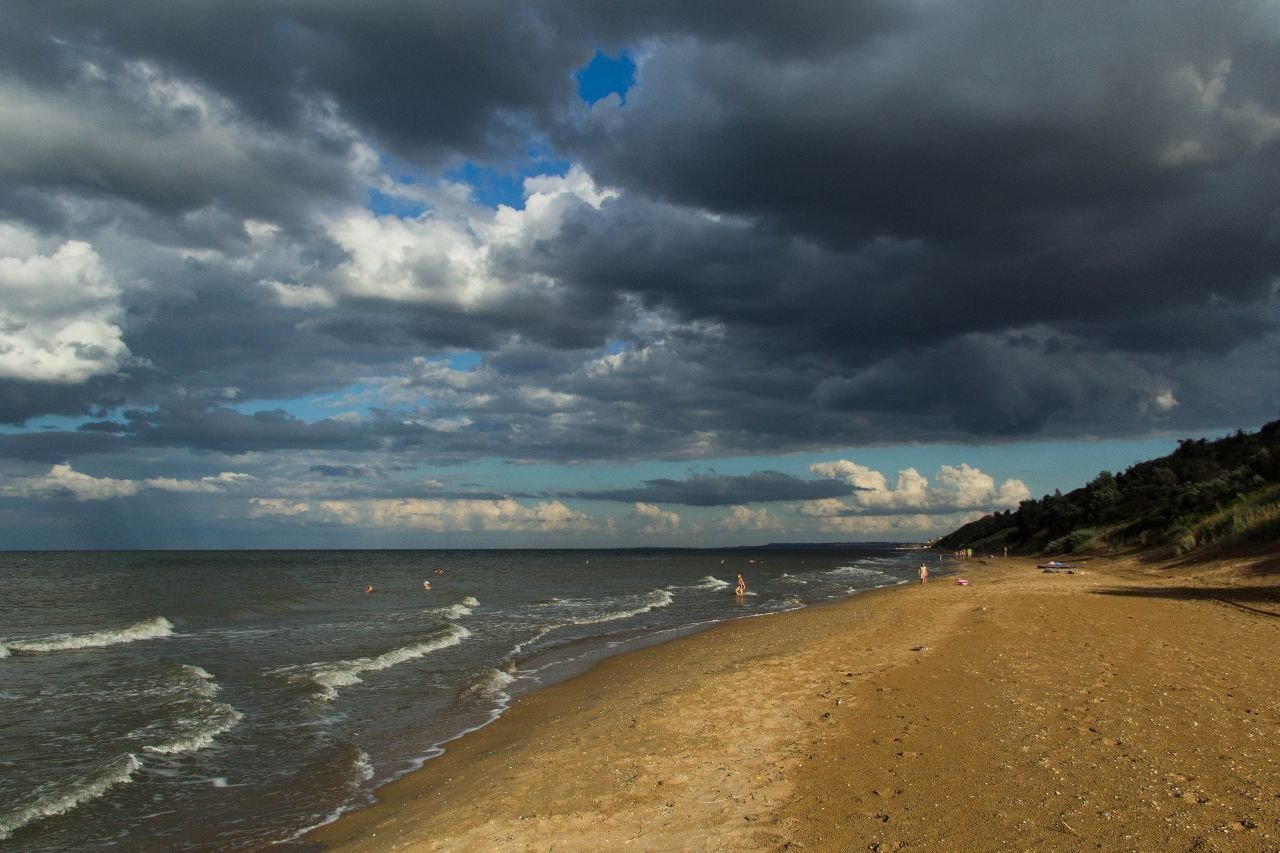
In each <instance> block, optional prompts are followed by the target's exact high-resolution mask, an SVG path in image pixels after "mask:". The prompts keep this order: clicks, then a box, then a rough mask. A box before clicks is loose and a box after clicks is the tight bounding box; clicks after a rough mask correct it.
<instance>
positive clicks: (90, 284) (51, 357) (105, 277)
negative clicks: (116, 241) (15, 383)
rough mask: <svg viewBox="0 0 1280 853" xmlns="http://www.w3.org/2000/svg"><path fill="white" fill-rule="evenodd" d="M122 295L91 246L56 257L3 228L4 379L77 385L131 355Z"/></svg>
mask: <svg viewBox="0 0 1280 853" xmlns="http://www.w3.org/2000/svg"><path fill="white" fill-rule="evenodd" d="M122 313H123V311H122V309H121V305H120V288H119V287H117V285H116V282H115V279H114V278H113V277H112V275H111V274H110V272H109V271H108V270H107V268H106V267H105V266H104V264H103V263H102V259H101V258H99V257H98V254H97V252H95V251H94V250H93V247H92V246H90V245H89V244H88V243H84V242H81V241H78V240H70V241H68V242H66V243H63V244H62V245H61V246H59V247H58V248H57V249H56V250H54V251H53V252H52V253H50V254H47V255H45V254H41V253H40V252H39V251H38V247H37V245H36V241H35V239H34V238H33V237H32V236H31V235H30V234H28V233H26V232H23V231H20V230H19V229H16V228H13V227H11V226H4V225H0V377H8V378H11V379H25V380H30V381H37V382H60V383H68V384H70V383H79V382H83V381H85V380H86V379H89V378H90V377H93V376H100V375H102V374H108V373H113V372H115V371H116V370H117V369H119V367H120V366H121V364H123V362H124V361H125V359H126V358H127V357H128V355H129V350H128V347H126V346H125V343H124V340H123V339H122V336H121V330H120V326H119V325H117V322H118V320H119V318H120V316H121V315H122Z"/></svg>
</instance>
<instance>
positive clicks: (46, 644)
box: [0, 616, 173, 657]
mask: <svg viewBox="0 0 1280 853" xmlns="http://www.w3.org/2000/svg"><path fill="white" fill-rule="evenodd" d="M172 634H173V623H172V622H170V621H169V620H168V619H166V618H164V617H163V616H156V617H154V618H151V619H147V620H146V621H143V622H138V623H136V624H133V625H130V626H129V627H128V628H121V629H119V630H115V631H93V632H91V633H88V634H53V635H51V636H48V637H42V638H40V639H35V640H10V641H7V642H4V643H0V657H9V655H11V654H14V653H17V654H34V653H36V652H62V651H68V650H70V649H98V648H103V647H105V646H117V645H120V644H121V643H134V642H137V641H138V640H154V639H157V638H159V637H168V636H172Z"/></svg>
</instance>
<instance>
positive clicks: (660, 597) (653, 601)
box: [569, 589, 676, 625]
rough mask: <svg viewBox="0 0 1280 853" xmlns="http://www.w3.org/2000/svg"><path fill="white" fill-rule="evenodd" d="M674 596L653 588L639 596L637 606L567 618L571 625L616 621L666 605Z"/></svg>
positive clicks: (663, 590) (673, 599)
mask: <svg viewBox="0 0 1280 853" xmlns="http://www.w3.org/2000/svg"><path fill="white" fill-rule="evenodd" d="M675 600H676V599H675V596H674V595H672V594H671V593H670V592H668V591H667V590H665V589H655V590H651V591H650V592H648V593H645V594H644V596H642V597H641V598H640V601H639V602H637V606H635V607H629V608H627V609H625V610H608V611H605V612H604V613H597V614H594V615H591V616H579V617H576V618H574V619H571V620H569V624H571V625H597V624H599V623H601V622H616V621H617V620H619V619H630V618H631V617H632V616H639V615H640V614H641V613H648V612H649V611H650V610H657V609H658V608H660V607H667V606H669V605H670V604H671V603H672V602H673V601H675Z"/></svg>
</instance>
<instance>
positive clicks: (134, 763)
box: [0, 753, 142, 841]
mask: <svg viewBox="0 0 1280 853" xmlns="http://www.w3.org/2000/svg"><path fill="white" fill-rule="evenodd" d="M141 769H142V762H141V761H139V760H138V757H137V756H136V755H134V754H133V753H126V754H125V755H122V756H120V757H119V758H117V759H115V760H114V761H112V762H111V763H110V764H108V765H107V766H106V767H104V768H102V770H100V771H99V772H97V773H94V774H91V775H87V776H81V777H79V778H77V779H75V780H73V781H71V782H69V783H67V784H65V785H57V786H51V787H53V790H52V791H46V792H45V794H44V796H42V797H41V798H40V799H39V800H37V801H36V802H34V803H32V804H31V805H29V806H26V807H24V808H21V809H18V810H17V811H15V812H13V813H11V814H8V815H5V816H4V817H0V841H3V840H5V839H7V838H10V837H12V835H13V833H14V832H15V831H16V830H18V829H21V828H22V827H24V826H26V825H27V824H29V823H33V822H35V821H37V820H40V819H41V818H46V817H53V816H54V815H60V814H63V813H64V812H69V811H71V810H72V809H74V808H75V807H76V806H78V805H80V804H81V803H86V802H88V801H90V800H96V799H97V798H98V797H101V796H102V795H103V794H105V793H106V792H107V791H108V790H109V789H110V788H112V787H114V786H116V785H120V784H123V783H125V782H130V781H132V780H133V774H134V773H136V772H138V771H139V770H141Z"/></svg>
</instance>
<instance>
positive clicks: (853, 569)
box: [827, 566, 889, 578]
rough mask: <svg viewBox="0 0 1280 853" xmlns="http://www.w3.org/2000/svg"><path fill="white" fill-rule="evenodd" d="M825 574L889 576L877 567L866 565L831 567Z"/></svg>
mask: <svg viewBox="0 0 1280 853" xmlns="http://www.w3.org/2000/svg"><path fill="white" fill-rule="evenodd" d="M827 574H829V575H841V576H843V577H848V576H849V575H853V576H855V577H867V578H869V577H881V578H884V577H889V575H886V574H885V573H884V572H882V571H880V570H879V569H872V568H869V567H867V566H838V567H836V568H834V569H832V570H831V571H829V572H827Z"/></svg>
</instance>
